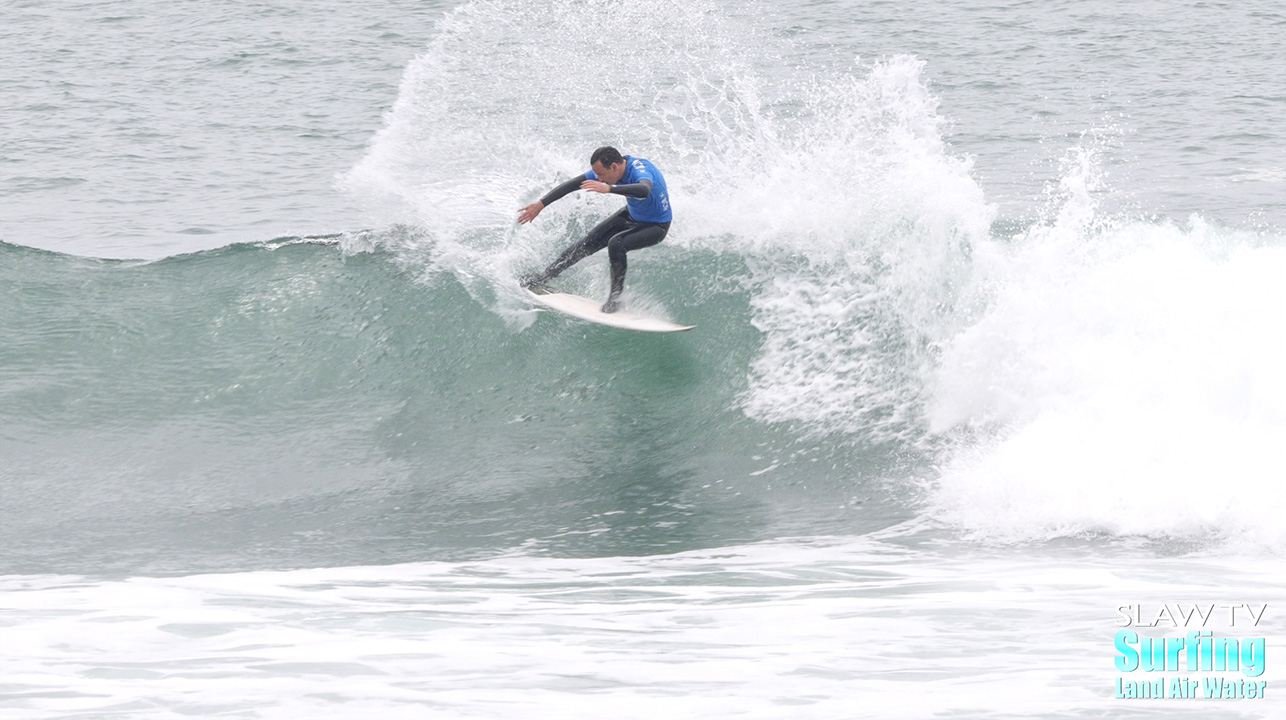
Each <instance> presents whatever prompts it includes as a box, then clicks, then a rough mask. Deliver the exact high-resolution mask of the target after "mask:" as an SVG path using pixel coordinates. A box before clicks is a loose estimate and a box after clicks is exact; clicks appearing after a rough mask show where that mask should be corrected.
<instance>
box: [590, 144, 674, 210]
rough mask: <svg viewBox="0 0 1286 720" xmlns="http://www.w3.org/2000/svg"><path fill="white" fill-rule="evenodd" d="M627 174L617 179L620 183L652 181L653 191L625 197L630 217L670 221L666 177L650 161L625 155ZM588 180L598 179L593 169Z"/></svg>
mask: <svg viewBox="0 0 1286 720" xmlns="http://www.w3.org/2000/svg"><path fill="white" fill-rule="evenodd" d="M623 157H624V158H625V174H624V175H622V176H621V179H620V180H618V181H617V184H618V185H630V184H633V183H636V182H638V181H640V180H649V181H651V183H652V192H650V193H648V196H647V197H644V198H633V197H627V198H625V207H626V208H628V209H629V211H630V218H632V219H634V220H637V221H638V222H650V223H662V222H670V219H671V216H670V193H669V191H667V190H666V188H665V178H664V177H662V176H661V171H660V170H657V169H656V166H655V165H653V164H652V163H651V162H650V161H648V160H644V159H643V158H636V157H631V156H629V155H624V156H623ZM585 179H586V180H597V179H598V175H595V174H594V171H593V170H590V171H589V172H587V173H585Z"/></svg>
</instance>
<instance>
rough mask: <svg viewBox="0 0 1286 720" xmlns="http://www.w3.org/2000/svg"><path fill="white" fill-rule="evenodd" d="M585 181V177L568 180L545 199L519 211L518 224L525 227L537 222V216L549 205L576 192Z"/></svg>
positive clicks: (551, 191)
mask: <svg viewBox="0 0 1286 720" xmlns="http://www.w3.org/2000/svg"><path fill="white" fill-rule="evenodd" d="M584 181H585V176H584V175H580V176H577V177H574V178H572V179H571V180H568V181H567V182H565V183H563V184H562V185H559V186H558V187H556V188H554V189H553V190H550V191H549V192H548V193H546V194H545V197H543V198H541V199H539V200H537V201H536V202H534V203H532V204H530V205H528V206H526V207H524V208H523V209H522V210H519V211H518V224H519V225H523V224H526V223H529V222H531V221H532V220H535V219H536V216H537V215H539V214H540V211H541V210H544V209H545V207H546V206H547V205H549V203H551V202H554V201H555V200H557V199H559V198H561V197H563V196H564V195H567V194H568V193H570V192H572V191H574V190H578V189H580V185H581V183H582V182H584Z"/></svg>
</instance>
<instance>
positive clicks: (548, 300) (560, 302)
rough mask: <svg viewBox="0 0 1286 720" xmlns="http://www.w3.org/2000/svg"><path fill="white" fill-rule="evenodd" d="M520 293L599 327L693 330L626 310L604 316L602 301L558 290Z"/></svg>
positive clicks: (527, 290)
mask: <svg viewBox="0 0 1286 720" xmlns="http://www.w3.org/2000/svg"><path fill="white" fill-rule="evenodd" d="M523 291H524V292H526V293H527V295H528V297H530V298H531V299H532V300H534V301H535V302H537V303H539V304H541V305H544V306H545V307H547V308H549V309H551V310H557V311H558V312H560V313H565V314H567V315H571V316H572V317H574V318H579V319H581V320H586V321H589V322H592V323H598V324H599V325H607V326H609V327H615V328H623V329H625V330H639V331H642V332H682V331H684V330H691V329H692V328H694V327H696V325H676V324H675V323H672V322H670V321H668V320H662V319H660V318H654V317H648V316H647V315H643V314H641V313H636V312H631V311H629V310H625V309H621V310H617V311H616V312H614V313H605V312H603V310H602V307H603V303H602V302H600V301H598V300H590V299H589V298H586V297H581V296H580V295H572V294H571V293H565V292H557V291H553V292H546V293H537V292H532V291H531V289H530V288H523Z"/></svg>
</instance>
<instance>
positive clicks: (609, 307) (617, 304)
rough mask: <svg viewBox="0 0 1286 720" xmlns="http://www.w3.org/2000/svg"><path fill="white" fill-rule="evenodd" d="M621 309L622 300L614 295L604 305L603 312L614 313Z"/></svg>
mask: <svg viewBox="0 0 1286 720" xmlns="http://www.w3.org/2000/svg"><path fill="white" fill-rule="evenodd" d="M620 309H621V299H620V297H619V296H616V295H613V296H611V297H609V298H607V302H605V303H603V312H605V313H614V312H616V311H617V310H620Z"/></svg>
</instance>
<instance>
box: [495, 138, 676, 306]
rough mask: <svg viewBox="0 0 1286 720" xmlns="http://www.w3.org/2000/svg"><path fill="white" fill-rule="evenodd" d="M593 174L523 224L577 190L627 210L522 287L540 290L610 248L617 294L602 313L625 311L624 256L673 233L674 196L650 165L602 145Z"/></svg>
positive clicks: (561, 190)
mask: <svg viewBox="0 0 1286 720" xmlns="http://www.w3.org/2000/svg"><path fill="white" fill-rule="evenodd" d="M589 166H590V170H589V171H588V172H586V173H585V174H584V175H577V176H576V177H574V178H572V179H571V180H568V181H567V182H565V183H563V184H562V185H559V186H558V187H556V188H554V189H553V190H550V191H549V193H548V194H546V195H545V197H543V198H541V199H539V200H537V201H536V202H534V203H531V204H530V205H527V206H526V207H524V208H523V209H522V210H520V211H519V212H518V224H520V225H524V224H526V223H529V222H531V221H532V220H535V219H536V216H537V215H539V214H540V211H541V210H544V209H545V207H546V206H548V205H549V204H550V203H552V202H554V201H555V200H557V199H559V198H561V197H563V196H564V195H567V194H568V193H571V192H572V191H574V190H577V189H579V190H588V191H590V192H598V193H612V194H613V195H624V196H625V207H623V208H621V209H620V210H619V211H617V212H615V213H613V214H612V215H609V216H608V217H607V219H605V220H603V221H602V222H600V223H599V224H597V225H595V226H594V229H592V230H590V231H589V234H587V235H586V236H585V237H584V238H583V239H582V240H580V241H579V242H577V243H574V244H573V245H572V246H571V247H568V248H567V249H566V250H564V251H563V253H562V254H561V255H559V256H558V259H557V260H554V262H553V263H551V264H550V265H549V267H547V268H545V269H544V270H543V271H541V272H538V273H535V274H532V275H525V276H523V277H522V279H521V282H522V285H523V287H536V288H538V287H540V286H542V285H544V284H545V283H548V282H549V281H550V280H552V279H554V278H555V277H557V276H558V275H559V273H561V272H562V271H564V270H566V269H567V268H569V267H571V266H572V265H575V264H576V263H578V262H580V261H581V260H584V259H585V258H587V257H589V256H590V255H593V254H594V253H596V252H598V251H599V250H602V249H603V248H607V256H608V258H609V259H610V261H611V265H612V290H611V292H610V293H609V294H608V296H607V302H605V303H603V312H605V313H612V312H616V311H617V309H619V308H620V303H621V291H623V290H624V289H625V254H626V253H628V252H629V251H631V250H638V249H640V248H645V247H651V246H653V245H655V244H657V243H659V242H661V240H663V239H664V238H665V234H666V233H667V232H669V230H670V195H669V193H668V192H667V191H666V189H665V178H664V177H662V176H661V171H660V170H657V169H656V166H655V165H653V164H652V163H651V162H650V161H648V160H644V159H643V158H636V157H631V156H629V155H621V153H620V152H618V151H617V149H616V148H613V147H601V148H599V149H597V150H595V151H594V154H593V155H590V158H589Z"/></svg>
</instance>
